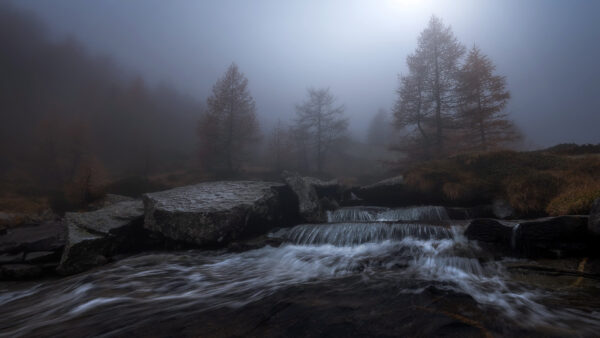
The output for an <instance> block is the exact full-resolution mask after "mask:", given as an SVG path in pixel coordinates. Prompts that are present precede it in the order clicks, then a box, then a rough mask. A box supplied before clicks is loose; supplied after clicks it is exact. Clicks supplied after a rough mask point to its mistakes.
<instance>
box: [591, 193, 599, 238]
mask: <svg viewBox="0 0 600 338" xmlns="http://www.w3.org/2000/svg"><path fill="white" fill-rule="evenodd" d="M588 230H589V231H590V232H591V233H594V234H596V235H600V198H598V199H597V200H596V201H594V204H592V209H591V211H590V217H589V219H588Z"/></svg>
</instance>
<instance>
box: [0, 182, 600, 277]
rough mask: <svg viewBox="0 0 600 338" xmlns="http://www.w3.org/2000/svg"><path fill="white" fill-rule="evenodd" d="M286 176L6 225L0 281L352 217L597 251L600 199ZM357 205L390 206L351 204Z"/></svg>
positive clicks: (239, 241) (496, 244)
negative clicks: (467, 202)
mask: <svg viewBox="0 0 600 338" xmlns="http://www.w3.org/2000/svg"><path fill="white" fill-rule="evenodd" d="M283 181H284V183H277V182H260V181H223V182H207V183H201V184H198V185H193V186H186V187H180V188H176V189H172V190H167V191H163V192H157V193H150V194H146V195H144V196H143V199H142V200H132V199H128V198H123V197H119V196H111V198H110V199H106V200H105V201H103V203H101V204H98V205H96V206H95V208H96V209H97V210H93V211H88V212H76V213H67V214H66V215H65V217H64V218H62V219H60V220H55V221H45V222H41V223H40V224H37V225H29V226H22V227H17V228H14V229H9V230H7V231H6V233H4V234H2V235H0V278H2V279H5V280H6V279H32V278H39V277H42V276H46V275H53V274H58V275H69V274H74V273H78V272H82V271H85V270H88V269H90V268H93V267H96V266H99V265H103V264H106V263H107V262H111V261H114V260H116V259H119V258H120V257H125V256H127V255H130V254H134V253H139V252H144V251H164V250H181V249H190V248H197V249H213V248H220V247H229V248H231V250H234V251H240V250H246V249H250V248H258V247H261V246H263V245H267V244H270V245H276V244H277V241H273V240H272V239H266V238H265V237H264V236H262V235H263V234H265V233H267V232H270V231H273V229H276V228H283V227H289V226H294V225H297V224H301V223H322V222H325V221H328V220H329V221H335V220H339V219H344V217H348V215H353V216H352V217H358V218H356V219H357V220H361V221H380V220H382V219H386V217H388V218H389V217H390V215H393V217H396V218H395V220H396V221H398V220H402V221H406V222H419V221H421V220H427V221H429V222H430V221H432V220H436V221H439V222H445V221H449V220H454V221H456V220H465V222H466V223H465V224H466V225H467V226H466V228H465V229H466V230H465V235H466V238H468V239H469V240H474V241H477V242H478V243H479V244H480V246H482V247H484V248H485V249H486V250H487V251H488V252H490V253H491V254H493V255H496V257H503V256H513V257H530V258H563V257H595V256H598V255H599V252H598V249H597V247H598V245H597V243H598V228H599V227H600V226H599V225H598V219H599V218H600V216H599V215H600V202H596V204H595V207H594V208H593V210H592V214H591V215H590V216H588V215H583V216H561V217H546V218H537V219H515V217H516V216H518V215H517V213H516V212H515V211H514V210H512V208H511V207H510V205H508V204H507V203H506V202H505V201H502V200H496V201H494V202H493V203H492V204H488V205H479V206H474V207H473V206H467V207H460V206H452V207H443V206H438V207H426V206H425V207H423V206H421V207H415V206H410V207H409V206H407V205H410V204H411V201H412V200H420V199H421V198H424V197H423V196H420V197H419V196H417V195H414V193H413V192H411V191H410V190H408V189H407V188H406V186H405V185H404V183H403V179H402V178H401V177H396V178H393V179H389V180H385V181H382V182H379V183H377V184H373V185H370V186H365V187H360V188H346V187H343V186H341V185H340V184H338V183H337V182H335V181H328V182H324V181H320V180H317V179H314V178H310V177H302V176H299V175H296V174H293V173H284V176H283ZM384 202H385V203H384ZM356 204H363V205H375V204H379V205H386V207H371V208H364V207H362V208H357V207H352V206H351V205H356ZM349 205H350V207H349Z"/></svg>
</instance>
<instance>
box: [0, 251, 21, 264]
mask: <svg viewBox="0 0 600 338" xmlns="http://www.w3.org/2000/svg"><path fill="white" fill-rule="evenodd" d="M23 256H24V253H23V252H19V253H18V254H3V255H0V264H11V263H20V262H22V261H23Z"/></svg>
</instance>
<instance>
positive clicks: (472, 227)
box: [465, 219, 514, 248]
mask: <svg viewBox="0 0 600 338" xmlns="http://www.w3.org/2000/svg"><path fill="white" fill-rule="evenodd" d="M513 230H514V225H512V226H511V225H508V224H505V223H501V222H499V221H497V220H494V219H474V220H472V221H471V222H470V223H469V226H468V227H467V229H466V230H465V236H466V237H467V238H468V239H470V240H477V241H479V242H483V243H488V244H492V245H495V246H498V247H502V248H508V247H510V246H511V242H512V237H513Z"/></svg>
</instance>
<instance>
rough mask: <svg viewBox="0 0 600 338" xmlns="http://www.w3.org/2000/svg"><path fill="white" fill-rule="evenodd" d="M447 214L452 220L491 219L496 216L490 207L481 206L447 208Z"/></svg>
mask: <svg viewBox="0 0 600 338" xmlns="http://www.w3.org/2000/svg"><path fill="white" fill-rule="evenodd" d="M446 212H447V213H448V217H450V219H458V220H463V219H476V218H491V217H493V216H494V214H493V212H492V207H491V206H490V205H479V206H475V207H468V208H460V207H446Z"/></svg>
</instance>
